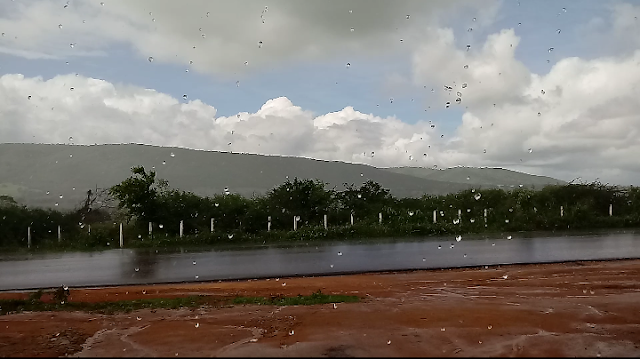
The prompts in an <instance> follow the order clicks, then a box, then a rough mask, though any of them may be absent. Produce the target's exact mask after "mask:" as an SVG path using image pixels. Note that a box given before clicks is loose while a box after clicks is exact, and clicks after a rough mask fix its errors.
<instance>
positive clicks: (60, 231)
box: [58, 225, 62, 243]
mask: <svg viewBox="0 0 640 359" xmlns="http://www.w3.org/2000/svg"><path fill="white" fill-rule="evenodd" d="M60 241H62V228H60V225H58V243H60Z"/></svg>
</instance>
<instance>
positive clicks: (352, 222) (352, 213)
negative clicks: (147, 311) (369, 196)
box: [351, 212, 353, 226]
mask: <svg viewBox="0 0 640 359" xmlns="http://www.w3.org/2000/svg"><path fill="white" fill-rule="evenodd" d="M351 225H352V226H353V212H352V213H351Z"/></svg>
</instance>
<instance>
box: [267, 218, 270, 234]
mask: <svg viewBox="0 0 640 359" xmlns="http://www.w3.org/2000/svg"><path fill="white" fill-rule="evenodd" d="M267 232H271V216H269V217H267Z"/></svg>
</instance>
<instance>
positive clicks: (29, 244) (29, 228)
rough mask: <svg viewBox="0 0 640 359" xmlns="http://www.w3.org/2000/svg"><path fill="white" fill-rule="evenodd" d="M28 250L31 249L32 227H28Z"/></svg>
mask: <svg viewBox="0 0 640 359" xmlns="http://www.w3.org/2000/svg"><path fill="white" fill-rule="evenodd" d="M27 248H31V227H27Z"/></svg>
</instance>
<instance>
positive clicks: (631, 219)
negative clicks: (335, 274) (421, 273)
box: [0, 167, 640, 252]
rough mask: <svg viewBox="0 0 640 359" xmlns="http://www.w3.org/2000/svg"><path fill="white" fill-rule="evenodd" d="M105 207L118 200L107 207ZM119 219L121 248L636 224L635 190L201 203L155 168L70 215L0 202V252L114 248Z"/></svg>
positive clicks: (380, 191) (316, 194)
mask: <svg viewBox="0 0 640 359" xmlns="http://www.w3.org/2000/svg"><path fill="white" fill-rule="evenodd" d="M106 203H114V205H113V208H108V207H107V206H105V204H106ZM485 210H486V217H485ZM434 211H435V215H436V221H435V222H434V220H433V215H434ZM325 215H326V216H327V228H326V229H325V225H324V216H325ZM352 217H353V224H352V223H351V218H352ZM294 218H297V219H298V220H297V221H296V224H295V226H296V227H297V228H296V230H294ZM212 219H213V231H211V224H212ZM181 221H182V236H180V227H181V225H180V222H181ZM121 223H122V224H123V242H124V247H126V248H172V247H173V248H175V247H188V246H191V247H201V246H226V245H252V244H255V245H262V244H278V243H282V244H286V243H299V242H301V241H325V240H333V239H339V240H349V239H354V238H376V237H408V236H430V235H452V236H457V235H464V234H469V233H479V234H481V233H497V232H517V231H556V230H567V229H569V230H593V229H621V228H632V227H639V226H640V190H639V189H638V188H637V187H625V188H620V187H614V186H609V185H606V184H602V183H599V182H594V183H588V184H567V185H561V186H547V187H544V188H542V189H539V190H532V189H527V188H515V189H512V190H503V189H482V190H480V189H478V190H466V191H462V192H459V193H455V194H448V195H443V196H427V195H425V196H422V197H420V198H395V197H393V196H392V195H391V194H390V193H389V190H387V189H385V188H383V187H382V186H381V185H380V184H378V183H376V182H373V181H366V182H364V183H362V184H361V185H360V186H356V185H355V184H345V189H344V190H342V191H336V190H335V189H329V188H327V185H326V184H325V183H323V182H321V181H318V180H308V179H304V180H300V179H298V178H295V179H293V180H288V179H287V181H286V182H285V183H283V184H282V185H280V186H278V187H275V188H273V189H272V190H270V191H269V192H268V193H266V194H265V195H263V196H255V197H252V198H246V197H243V196H240V195H237V194H230V193H229V192H228V191H225V193H222V194H219V195H214V196H210V197H202V196H198V195H196V194H194V193H191V192H185V191H180V190H177V189H172V188H171V187H170V186H169V183H168V182H167V181H164V180H161V179H158V178H156V174H155V172H154V171H147V170H145V169H144V167H134V168H133V169H132V175H131V176H130V177H129V178H127V179H125V180H124V181H123V182H121V183H120V184H118V185H115V186H113V187H112V188H109V189H108V190H105V191H102V192H100V193H92V192H91V191H89V192H88V196H87V200H86V201H85V203H84V204H83V205H81V206H80V208H78V209H76V210H73V211H58V210H54V209H41V208H28V207H26V206H22V205H20V204H18V203H16V202H15V201H14V200H13V198H11V197H8V196H2V197H0V248H2V250H3V251H5V252H10V251H22V250H26V249H27V247H28V236H29V234H28V229H29V233H30V235H31V241H32V245H31V250H102V249H109V248H118V247H119V245H120V244H119V242H120V241H119V239H120V224H121ZM149 223H151V225H152V231H151V233H149ZM269 223H270V224H269ZM58 226H60V229H61V234H60V239H59V238H58Z"/></svg>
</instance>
